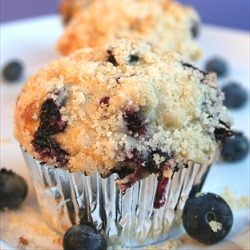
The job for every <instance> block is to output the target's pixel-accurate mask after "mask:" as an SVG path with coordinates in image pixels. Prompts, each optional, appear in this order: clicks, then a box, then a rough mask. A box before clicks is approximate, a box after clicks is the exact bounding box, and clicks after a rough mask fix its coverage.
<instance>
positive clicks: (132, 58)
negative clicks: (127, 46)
mask: <svg viewBox="0 0 250 250" xmlns="http://www.w3.org/2000/svg"><path fill="white" fill-rule="evenodd" d="M139 60H140V58H139V56H138V55H136V54H132V55H129V57H128V63H129V64H136V63H137V62H138V61H139Z"/></svg>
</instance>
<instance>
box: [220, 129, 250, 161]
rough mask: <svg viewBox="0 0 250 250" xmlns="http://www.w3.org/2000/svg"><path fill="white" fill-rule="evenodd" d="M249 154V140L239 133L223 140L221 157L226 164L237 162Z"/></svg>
mask: <svg viewBox="0 0 250 250" xmlns="http://www.w3.org/2000/svg"><path fill="white" fill-rule="evenodd" d="M248 153H249V140H248V138H247V137H246V136H245V135H244V134H243V133H240V132H237V133H236V132H235V133H234V136H233V137H228V138H226V139H225V140H224V142H223V145H222V149H221V156H222V158H223V160H225V161H227V162H237V161H240V160H242V159H244V158H245V157H246V156H247V155H248Z"/></svg>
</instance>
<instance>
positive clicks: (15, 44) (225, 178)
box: [0, 15, 250, 249]
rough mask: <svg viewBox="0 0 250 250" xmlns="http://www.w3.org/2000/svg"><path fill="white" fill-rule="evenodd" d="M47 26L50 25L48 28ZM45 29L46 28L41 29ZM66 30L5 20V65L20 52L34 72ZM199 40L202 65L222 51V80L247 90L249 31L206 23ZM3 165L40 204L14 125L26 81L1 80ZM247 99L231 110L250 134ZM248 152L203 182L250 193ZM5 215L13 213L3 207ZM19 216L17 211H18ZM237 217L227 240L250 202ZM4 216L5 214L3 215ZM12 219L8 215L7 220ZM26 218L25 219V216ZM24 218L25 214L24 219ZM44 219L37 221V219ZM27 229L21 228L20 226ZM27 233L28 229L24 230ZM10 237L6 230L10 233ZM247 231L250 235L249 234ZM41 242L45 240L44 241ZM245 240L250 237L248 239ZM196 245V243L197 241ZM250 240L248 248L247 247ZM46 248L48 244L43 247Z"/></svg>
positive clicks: (30, 201)
mask: <svg viewBox="0 0 250 250" xmlns="http://www.w3.org/2000/svg"><path fill="white" fill-rule="evenodd" d="M48 27H49V29H48ZM41 31H46V32H41ZM61 32H62V26H61V23H60V20H59V17H58V16H57V15H52V16H47V17H43V18H33V19H29V20H25V21H22V22H12V23H9V24H5V25H2V28H1V33H2V36H1V67H2V66H3V64H4V63H5V62H7V61H8V60H10V59H13V58H18V59H21V60H23V62H24V64H25V72H26V77H28V76H30V75H32V74H33V73H34V72H36V71H37V70H38V69H39V68H41V67H43V66H45V65H47V64H48V62H49V61H51V60H55V59H57V58H58V57H59V55H58V54H57V53H56V51H55V43H56V41H57V39H58V37H59V35H60V34H61ZM200 44H201V46H202V48H203V51H204V59H203V60H202V61H201V62H200V66H201V67H202V65H203V64H204V61H205V60H206V59H207V58H209V57H211V56H213V55H215V54H216V55H219V56H222V57H224V58H225V59H226V60H227V61H228V62H229V63H230V76H229V77H228V78H225V79H222V80H221V81H219V84H220V85H223V84H224V82H226V81H227V80H229V79H235V80H238V81H240V82H242V84H243V85H244V86H245V87H246V88H247V89H248V91H249V88H250V87H249V82H250V74H249V69H250V65H249V63H250V49H249V46H250V45H249V33H246V32H239V31H235V30H231V29H221V28H218V27H211V26H205V27H204V29H203V33H202V36H201V38H200ZM0 86H1V112H0V115H1V117H0V121H1V166H5V167H6V168H11V169H13V170H14V171H16V172H17V173H19V174H20V175H22V176H24V178H25V179H26V180H27V181H28V185H29V190H30V191H29V195H28V198H27V199H26V201H25V203H24V208H25V207H27V206H29V205H34V204H36V202H35V195H34V190H33V188H32V184H31V181H30V179H29V174H28V171H27V169H26V167H25V163H24V160H23V158H22V155H21V152H20V150H19V145H18V143H17V142H16V141H15V139H14V137H13V134H12V129H13V110H14V107H15V100H16V97H17V95H18V93H19V92H20V90H21V87H22V86H23V84H22V83H17V84H8V83H6V82H4V81H2V80H1V84H0ZM249 113H250V107H249V101H248V105H246V106H245V107H244V108H242V109H240V110H239V111H234V112H232V115H233V117H234V119H235V125H234V127H235V128H236V129H237V130H240V131H244V132H245V133H246V134H247V136H248V137H249V133H250V131H249V124H250V122H249V119H250V118H249ZM249 163H250V157H249V155H248V157H247V158H246V159H244V160H243V161H241V162H238V163H235V164H225V163H222V162H218V163H217V164H216V165H215V166H214V167H213V168H212V170H211V172H210V173H209V176H208V179H207V181H206V183H205V186H204V191H209V192H215V193H217V194H223V190H224V188H225V187H229V188H230V190H231V191H232V192H233V193H234V194H235V195H236V196H242V195H244V196H247V197H249V196H250V184H249V178H250V166H249V165H250V164H249ZM22 211H23V210H20V211H19V212H18V213H20V215H21V216H22V221H23V220H26V221H29V223H31V222H32V221H33V222H34V220H37V218H38V220H39V214H38V212H37V211H35V212H34V211H33V214H34V217H32V218H33V219H31V218H30V214H29V210H28V212H26V213H25V211H26V210H25V209H24V212H23V213H22ZM0 216H3V217H2V219H4V216H7V218H8V216H9V214H8V213H5V214H4V215H3V214H1V215H0ZM15 216H18V214H15ZM234 216H235V223H234V226H233V229H232V231H231V233H230V234H229V236H228V239H229V240H231V241H232V240H233V239H234V237H237V235H238V234H241V233H242V231H245V230H248V229H249V223H250V214H249V208H248V209H245V210H238V209H234ZM5 220H6V217H5ZM7 221H8V220H7ZM26 221H25V223H26V224H27V222H26ZM20 223H21V220H20ZM39 223H40V224H41V223H42V222H40V221H39V222H38V224H39ZM8 230H10V229H9V228H8V227H7V226H6V225H3V224H1V223H0V232H1V237H2V235H6V234H7V232H8ZM19 230H20V228H19V224H18V223H17V224H16V227H15V229H12V231H11V239H12V242H10V243H11V244H15V242H16V240H17V239H18V238H17V237H18V235H19V236H20V233H21V232H20V231H19ZM22 233H23V231H22ZM24 234H25V232H24ZM6 237H7V236H6ZM43 237H44V236H43ZM248 237H249V235H248ZM41 242H42V243H41ZM245 243H246V244H247V241H246V242H245ZM39 244H46V240H45V241H44V238H40V243H39ZM194 248H195V247H194ZM249 248H250V246H249V245H247V246H246V248H241V249H249ZM39 249H45V248H39Z"/></svg>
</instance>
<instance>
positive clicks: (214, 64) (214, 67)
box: [205, 57, 228, 77]
mask: <svg viewBox="0 0 250 250" xmlns="http://www.w3.org/2000/svg"><path fill="white" fill-rule="evenodd" d="M205 69H206V71H207V72H215V73H216V74H217V76H218V77H221V76H225V75H227V73H228V65H227V62H226V61H225V60H224V59H222V58H220V57H214V58H211V59H210V60H208V61H207V63H206V66H205Z"/></svg>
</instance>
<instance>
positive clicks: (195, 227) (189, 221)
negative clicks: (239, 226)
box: [182, 193, 233, 245]
mask: <svg viewBox="0 0 250 250" xmlns="http://www.w3.org/2000/svg"><path fill="white" fill-rule="evenodd" d="M182 221H183V226H184V228H185V230H186V231H187V233H188V234H189V235H190V236H191V237H192V238H194V239H195V240H197V241H199V242H201V243H204V244H207V245H209V244H214V243H217V242H219V241H221V240H222V239H224V238H225V237H226V236H227V234H228V233H229V232H230V230H231V228H232V224H233V214H232V210H231V208H230V207H229V205H228V204H227V203H226V202H225V200H223V199H222V198H221V197H220V196H218V195H216V194H212V193H203V194H201V193H199V194H197V195H196V196H192V197H190V198H189V199H188V200H187V202H186V204H185V206H184V210H183V215H182Z"/></svg>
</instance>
